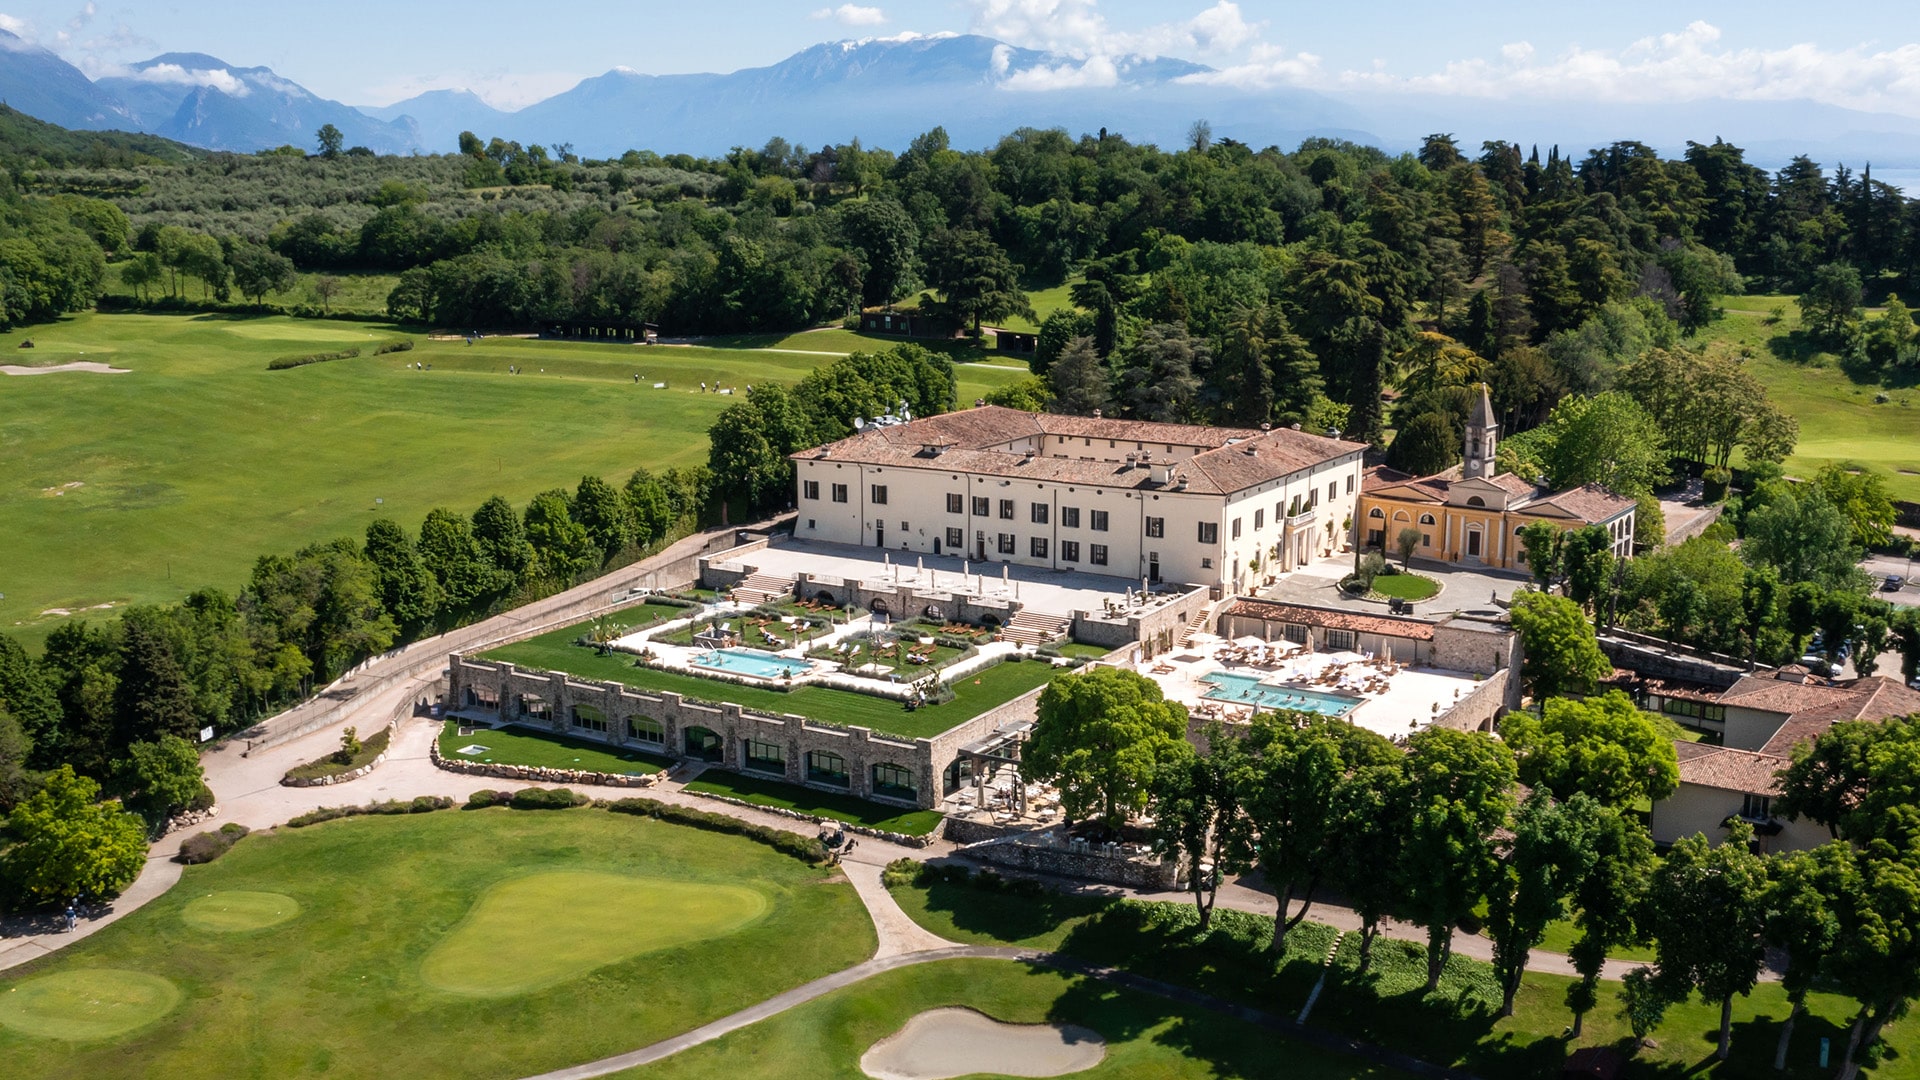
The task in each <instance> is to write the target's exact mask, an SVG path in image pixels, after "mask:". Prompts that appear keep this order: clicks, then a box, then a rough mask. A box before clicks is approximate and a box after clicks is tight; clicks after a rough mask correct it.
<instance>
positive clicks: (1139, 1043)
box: [614, 960, 1403, 1080]
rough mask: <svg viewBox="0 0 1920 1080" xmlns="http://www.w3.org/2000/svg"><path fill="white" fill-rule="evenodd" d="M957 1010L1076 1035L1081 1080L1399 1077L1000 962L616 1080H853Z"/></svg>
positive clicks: (875, 989)
mask: <svg viewBox="0 0 1920 1080" xmlns="http://www.w3.org/2000/svg"><path fill="white" fill-rule="evenodd" d="M954 1006H957V1007H961V1008H969V1009H973V1010H976V1011H978V1012H982V1013H985V1014H986V1015H988V1016H991V1017H993V1018H994V1019H996V1020H1000V1021H1002V1022H1003V1023H1013V1024H1039V1023H1059V1024H1077V1025H1080V1026H1082V1027H1087V1028H1092V1029H1093V1030H1094V1031H1096V1032H1099V1033H1100V1035H1101V1036H1102V1038H1104V1039H1105V1040H1106V1059H1105V1060H1104V1061H1102V1062H1101V1063H1100V1064H1099V1065H1096V1066H1094V1067H1093V1068H1091V1069H1088V1070H1085V1071H1083V1072H1076V1073H1073V1074H1072V1075H1073V1076H1074V1077H1075V1078H1076V1080H1077V1078H1081V1077H1084V1078H1087V1080H1116V1078H1119V1077H1129V1078H1139V1080H1147V1078H1154V1080H1211V1078H1215V1077H1246V1078H1249V1080H1268V1078H1271V1080H1362V1078H1366V1080H1385V1078H1387V1077H1399V1076H1402V1075H1403V1074H1401V1073H1399V1072H1397V1071H1394V1070H1389V1069H1382V1068H1379V1067H1377V1066H1371V1065H1368V1064H1366V1063H1365V1062H1362V1061H1360V1060H1359V1059H1357V1058H1348V1057H1343V1056H1336V1055H1333V1054H1330V1053H1328V1052H1326V1051H1322V1050H1318V1049H1315V1048H1313V1047H1309V1046H1305V1045H1302V1044H1299V1043H1294V1042H1290V1041H1287V1040H1286V1039H1284V1038H1283V1037H1281V1036H1278V1035H1276V1034H1274V1033H1272V1032H1268V1031H1265V1030H1262V1029H1260V1028H1257V1027H1254V1026H1252V1025H1250V1024H1247V1023H1245V1022H1243V1021H1240V1020H1235V1019H1232V1018H1229V1017H1224V1016H1220V1015H1218V1014H1216V1013H1210V1012H1207V1011H1205V1010H1203V1009H1199V1008H1195V1007H1193V1006H1187V1005H1178V1004H1175V1003H1173V1002H1170V1001H1166V1000H1164V999H1161V998H1158V997H1152V996H1148V995H1145V994H1141V993H1136V992H1134V991H1130V990H1121V989H1118V988H1116V987H1113V986H1110V985H1107V984H1103V983H1100V982H1097V981H1094V980H1091V979H1086V978H1083V977H1080V976H1075V975H1067V974H1062V973H1060V972H1055V971H1050V970H1047V969H1045V968H1037V967H1030V966H1027V965H1024V964H1016V963H1013V962H1011V961H1001V960H949V961H943V962H941V963H937V964H922V965H919V966H916V967H911V968H905V969H902V970H899V971H890V972H886V973H885V974H882V975H877V976H875V977H873V978H871V979H868V980H865V981H864V982H861V983H858V984H856V985H854V986H850V987H847V988H846V989H844V990H839V991H836V992H834V993H832V994H829V995H827V996H825V997H823V998H821V999H819V1000H818V1001H812V1002H809V1003H807V1004H806V1005H803V1006H800V1007H799V1008H797V1009H794V1010H793V1011H791V1012H787V1013H783V1014H781V1015H779V1016H776V1017H773V1018H771V1019H769V1020H765V1021H762V1022H761V1023H758V1024H755V1025H753V1026H752V1027H748V1028H744V1029H742V1030H740V1031H736V1032H734V1033H732V1034H730V1035H727V1036H725V1037H723V1038H720V1039H718V1040H715V1041H714V1042H712V1043H708V1044H706V1045H703V1046H697V1047H694V1048H692V1049H690V1050H685V1051H682V1052H681V1053H679V1054H676V1055H674V1056H673V1057H670V1058H667V1059H666V1060H665V1061H661V1062H658V1063H656V1064H654V1065H649V1066H644V1067H642V1068H638V1069H633V1070H631V1071H628V1072H622V1073H615V1074H614V1075H615V1076H617V1077H622V1078H625V1080H709V1078H722V1080H787V1078H789V1077H859V1076H861V1075H863V1074H862V1073H861V1070H860V1058H861V1055H863V1054H865V1053H866V1051H867V1049H868V1048H869V1047H871V1046H872V1045H873V1044H874V1043H876V1042H879V1041H880V1040H881V1039H884V1038H886V1037H887V1036H889V1035H892V1034H893V1033H895V1032H897V1031H899V1030H900V1029H901V1027H903V1026H904V1025H905V1024H906V1022H907V1021H908V1020H910V1019H912V1018H913V1017H914V1016H915V1015H917V1014H919V1013H922V1012H925V1011H927V1010H929V1009H937V1008H942V1007H954Z"/></svg>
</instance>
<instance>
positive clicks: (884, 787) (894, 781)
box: [873, 764, 914, 799]
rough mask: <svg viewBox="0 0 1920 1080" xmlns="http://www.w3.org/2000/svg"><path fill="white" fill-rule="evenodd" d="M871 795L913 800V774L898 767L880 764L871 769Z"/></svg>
mask: <svg viewBox="0 0 1920 1080" xmlns="http://www.w3.org/2000/svg"><path fill="white" fill-rule="evenodd" d="M873 793H874V794H875V795H884V796H886V797H888V798H891V799H911V798H913V793H914V786H913V772H912V771H911V770H908V769H903V768H901V767H900V766H898V765H887V764H880V765H875V766H874V767H873Z"/></svg>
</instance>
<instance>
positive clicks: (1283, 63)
mask: <svg viewBox="0 0 1920 1080" xmlns="http://www.w3.org/2000/svg"><path fill="white" fill-rule="evenodd" d="M1463 11H1464V13H1463ZM0 29H6V30H9V31H12V32H13V33H15V34H18V35H20V36H21V37H24V38H26V39H28V40H30V41H33V42H36V43H38V44H41V45H44V46H46V47H47V48H50V49H52V50H54V51H55V52H58V53H60V54H61V55H62V56H65V57H66V58H67V59H68V60H70V61H72V62H73V63H75V64H77V65H79V66H80V67H81V69H82V70H84V71H87V72H88V73H90V74H94V75H101V74H109V73H112V72H113V71H115V70H116V69H117V67H118V66H120V65H124V64H127V63H131V62H134V61H138V60H143V59H146V58H148V57H150V56H153V55H155V54H157V53H161V52H200V53H208V54H211V55H214V56H217V57H219V58H220V59H222V60H225V61H226V62H227V63H229V64H233V65H235V66H242V67H245V66H265V67H271V68H273V69H274V70H275V71H276V72H278V73H279V74H281V75H283V76H285V77H287V78H289V79H292V80H293V81H295V82H298V83H300V84H302V85H304V86H306V87H307V88H308V89H311V90H313V91H314V92H316V93H318V94H321V95H322V96H324V97H329V98H335V99H338V100H341V101H345V102H347V103H349V104H355V105H384V104H389V103H391V102H394V101H397V100H400V99H402V98H406V97H410V96H412V95H413V94H416V93H419V92H421V91H424V90H430V89H443V88H454V87H458V88H466V89H471V90H473V91H475V92H476V93H478V94H480V95H481V96H482V97H483V98H486V99H487V100H488V101H489V102H491V103H492V104H494V105H496V106H498V107H501V108H509V109H511V108H519V107H521V106H524V105H527V104H531V103H532V102H534V101H537V100H540V99H541V98H544V97H547V96H549V95H551V94H554V93H558V92H559V91H562V90H565V89H567V88H568V87H570V86H572V85H573V84H574V83H576V82H578V81H579V80H580V79H582V78H585V77H589V76H593V75H598V74H602V73H604V72H606V71H607V70H609V69H611V68H615V67H627V68H631V69H634V70H637V71H643V72H648V73H652V74H677V73H684V72H697V71H715V72H727V71H734V70H737V69H740V68H746V67H759V66H764V65H767V64H772V63H775V62H777V61H779V60H781V59H782V58H784V57H786V56H789V55H791V54H793V53H795V52H798V51H799V50H801V49H803V48H806V47H807V46H809V45H813V44H817V43H819V42H822V41H832V40H839V39H844V38H865V37H888V36H893V35H898V34H908V33H912V34H932V33H980V34H986V35H989V36H992V37H997V38H1000V39H1001V40H1005V41H1008V42H1011V43H1012V44H1015V45H1022V46H1028V47H1034V48H1043V49H1051V50H1054V51H1057V52H1059V53H1061V54H1062V55H1063V57H1066V58H1067V59H1066V60H1064V61H1063V62H1062V63H1061V64H1060V65H1059V66H1058V67H1057V68H1056V69H1054V74H1055V81H1056V82H1057V83H1058V84H1059V85H1063V86H1065V85H1082V86H1084V85H1099V84H1101V83H1103V82H1107V81H1110V80H1111V79H1112V78H1114V74H1113V71H1114V66H1113V64H1112V63H1111V62H1110V61H1111V58H1113V57H1116V56H1120V55H1125V54H1128V53H1143V54H1151V55H1164V56H1177V57H1181V58H1183V59H1187V60H1193V61H1196V62H1199V63H1203V64H1207V65H1209V66H1211V67H1214V68H1216V69H1218V74H1216V75H1212V76H1207V77H1206V78H1208V79H1212V80H1216V81H1221V82H1227V83H1231V84H1233V85H1237V86H1242V87H1247V88H1254V89H1258V88H1262V87H1268V86H1277V85H1286V86H1300V87H1306V88H1309V89H1316V90H1329V91H1346V92H1360V91H1368V90H1380V91H1409V90H1412V91H1422V92H1427V93H1433V94H1442V95H1456V94H1458V95H1470V96H1475V97H1485V98H1495V99H1540V98H1549V99H1551V98H1563V99H1566V100H1570V101H1581V102H1586V103H1593V102H1608V101H1622V102H1628V101H1631V102H1649V101H1673V100H1693V99H1699V98H1705V97H1732V98H1752V99H1761V100H1785V99H1799V98H1807V99H1812V100H1815V101H1820V102H1823V103H1826V104H1831V105H1840V106H1844V107H1847V108H1855V109H1864V110H1867V111H1877V112H1894V113H1900V114H1903V115H1907V116H1916V117H1920V5H1914V4H1905V3H1896V4H1891V5H1871V6H1869V5H1826V4H1810V3H1806V2H1805V0H1797V2H1793V3H1788V2H1782V0H1746V2H1744V3H1735V2H1719V0H1710V2H1692V3H1689V2H1687V0H1603V2H1589V3H1585V4H1577V5H1571V4H1563V3H1555V2H1553V0H1474V2H1473V3H1471V4H1457V3H1456V4H1445V3H1435V2H1433V0H1419V2H1403V0H1372V2H1370V3H1352V2H1348V3H1327V2H1326V0H1312V2H1300V0H1238V2H1235V0H1211V2H1206V0H1159V2H1147V0H872V2H871V3H852V2H846V3H839V4H832V5H829V4H828V3H827V0H786V2H783V0H708V2H706V3H681V2H676V3H662V2H658V0H586V2H566V0H557V2H549V3H545V4H540V5H534V6H530V5H528V4H526V3H524V2H513V3H508V2H503V0H461V2H459V3H442V2H437V0H398V2H396V0H324V2H321V3H311V4H297V5H296V4H263V3H260V2H259V0H248V2H240V0H194V2H192V3H180V2H155V3H137V2H114V0H99V2H90V3H84V4H78V3H74V2H73V0H64V2H62V0H45V2H39V0H33V2H29V0H0ZM4 55H5V54H4V53H0V63H4V62H5V61H4Z"/></svg>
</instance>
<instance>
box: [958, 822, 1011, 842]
mask: <svg viewBox="0 0 1920 1080" xmlns="http://www.w3.org/2000/svg"><path fill="white" fill-rule="evenodd" d="M1016 831H1017V830H1014V829H1009V828H1007V827H1006V826H1005V825H994V824H991V823H989V822H985V821H974V820H973V819H971V818H958V817H950V818H948V819H947V827H946V833H945V835H946V838H947V839H948V840H951V841H953V842H954V843H956V844H978V843H982V842H984V841H987V840H998V839H1000V838H1001V837H1003V836H1011V835H1013V834H1014V832H1016Z"/></svg>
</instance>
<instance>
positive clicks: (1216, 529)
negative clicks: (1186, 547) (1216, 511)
mask: <svg viewBox="0 0 1920 1080" xmlns="http://www.w3.org/2000/svg"><path fill="white" fill-rule="evenodd" d="M1159 520H1160V519H1159V518H1148V519H1147V522H1148V524H1149V527H1148V529H1147V535H1148V536H1160V535H1162V534H1161V533H1157V532H1155V531H1153V529H1152V527H1151V524H1152V523H1153V522H1156V521H1159ZM1234 524H1236V525H1238V524H1239V522H1237V521H1236V522H1234ZM1200 542H1201V543H1203V544H1217V543H1219V542H1220V523H1219V522H1217V521H1203V522H1201V523H1200Z"/></svg>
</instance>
